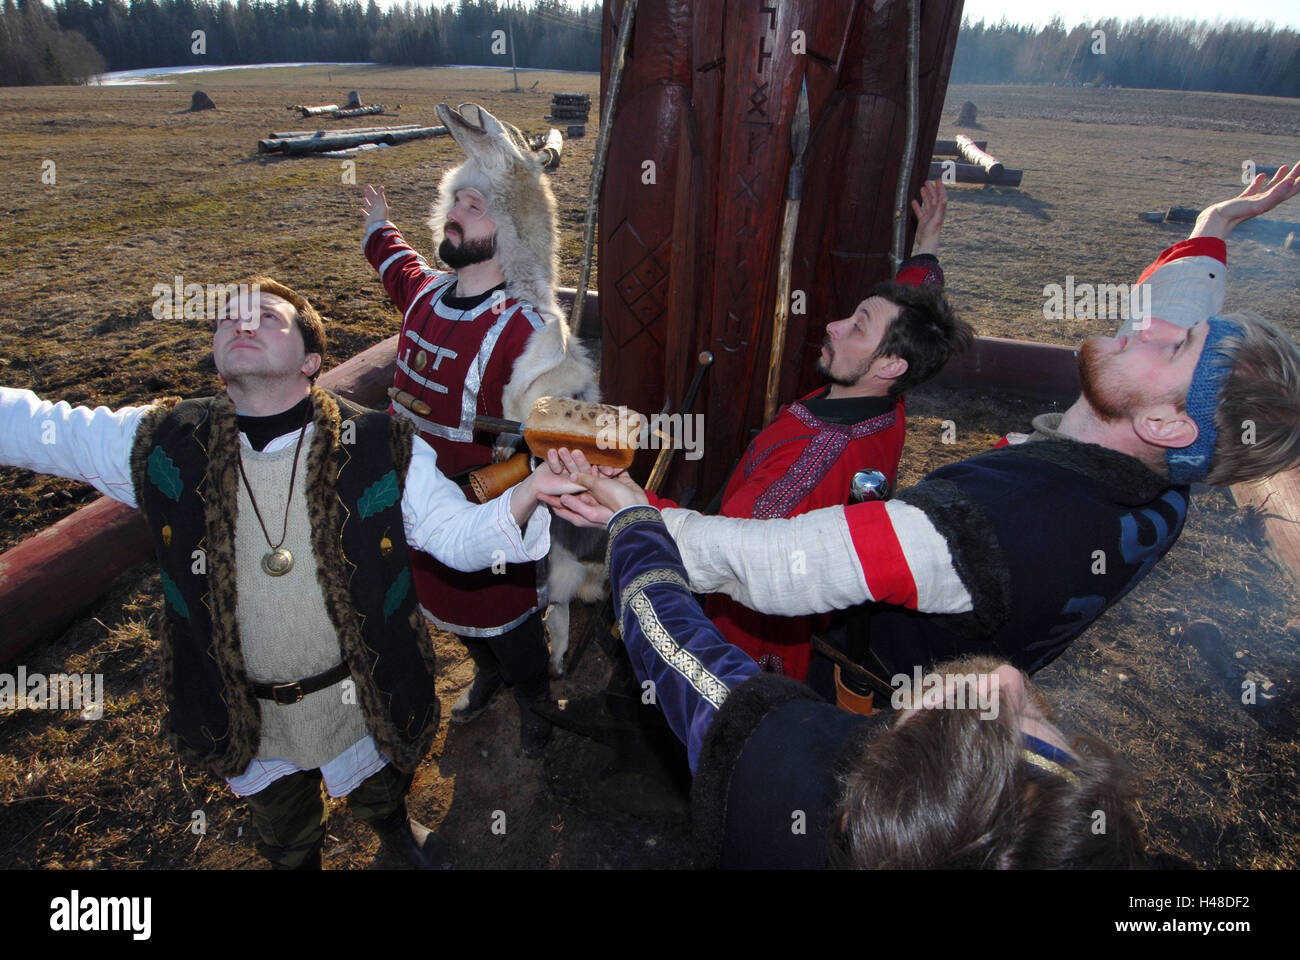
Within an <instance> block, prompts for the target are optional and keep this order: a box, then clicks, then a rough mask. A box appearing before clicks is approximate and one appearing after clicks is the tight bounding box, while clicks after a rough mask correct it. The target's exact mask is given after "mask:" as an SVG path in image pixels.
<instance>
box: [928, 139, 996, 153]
mask: <svg viewBox="0 0 1300 960" xmlns="http://www.w3.org/2000/svg"><path fill="white" fill-rule="evenodd" d="M967 139H969V138H967ZM970 142H971V143H973V144H975V146H976V147H978V148H979V149H981V150H987V149H988V148H989V142H988V141H987V140H971V141H970ZM961 155H962V154H961V150H960V149H959V148H958V146H957V141H956V140H936V141H934V149H933V150H931V151H930V156H932V157H960V156H961Z"/></svg>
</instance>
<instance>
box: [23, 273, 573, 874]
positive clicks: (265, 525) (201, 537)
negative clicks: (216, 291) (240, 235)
mask: <svg viewBox="0 0 1300 960" xmlns="http://www.w3.org/2000/svg"><path fill="white" fill-rule="evenodd" d="M232 286H233V285H232ZM216 313H217V315H216V316H214V317H211V318H210V319H211V320H212V321H213V323H214V328H215V329H214V334H213V340H212V354H213V360H214V362H215V364H216V368H217V372H218V374H220V376H221V378H222V380H223V381H224V383H225V386H226V389H225V390H224V391H223V392H221V393H219V394H218V395H217V396H215V397H203V398H197V399H190V400H182V401H179V402H178V401H177V400H176V399H175V398H171V399H168V400H162V401H159V402H157V403H154V404H150V405H145V406H128V407H122V408H120V409H117V410H109V409H108V408H106V407H98V408H96V409H94V410H91V409H89V408H87V407H76V408H73V407H70V406H69V405H68V404H66V403H51V402H49V401H46V400H42V399H41V398H40V397H38V396H36V394H34V393H32V392H31V391H29V390H11V389H7V388H3V387H0V464H4V465H10V466H17V467H23V468H26V469H28V470H36V471H39V472H42V473H50V474H54V475H57V476H62V477H71V478H73V479H77V480H82V481H84V482H86V483H89V484H91V485H92V486H94V487H95V488H96V489H97V490H99V491H100V492H101V493H103V494H105V495H106V496H109V497H112V498H113V499H115V500H118V501H120V502H122V503H125V504H126V505H128V506H131V507H136V508H138V509H140V510H141V511H142V512H143V514H144V517H145V520H146V521H147V522H148V524H149V527H150V530H151V533H152V538H153V545H154V549H155V551H156V553H157V556H158V563H159V566H160V567H161V568H162V591H163V595H164V597H165V598H166V603H165V606H164V616H163V619H162V627H161V630H160V634H161V636H160V643H159V653H160V659H161V666H162V674H163V695H164V698H165V701H166V703H167V717H166V719H165V721H164V729H165V731H166V733H167V736H168V739H169V740H170V741H171V743H172V745H173V746H174V747H175V749H176V751H177V753H178V755H179V756H180V757H181V759H182V760H183V761H184V762H185V763H187V764H191V765H194V766H198V767H200V768H202V769H204V770H206V771H207V772H209V773H212V774H215V775H217V776H220V777H223V778H225V779H226V780H227V782H228V783H229V785H230V788H231V790H232V791H233V792H234V793H235V794H236V795H237V796H240V797H246V798H247V800H248V805H249V807H250V808H251V810H252V813H253V825H254V828H255V829H256V831H257V837H258V848H259V849H260V850H261V852H262V853H263V855H264V856H266V857H267V859H269V860H270V861H271V862H272V864H273V865H274V866H277V867H282V868H290V869H301V868H304V867H319V866H320V863H321V845H322V844H323V843H324V838H325V818H326V808H325V803H324V797H323V791H326V790H327V791H328V792H329V794H330V795H331V796H335V797H342V796H347V797H348V803H349V806H350V807H351V809H352V811H353V812H354V813H355V814H356V815H357V816H358V817H360V818H361V819H363V820H365V821H366V822H367V823H369V824H370V825H371V826H372V827H374V829H375V830H376V832H377V833H378V834H379V836H380V838H381V840H382V841H383V844H384V846H385V847H386V848H389V849H391V850H392V851H393V852H395V853H396V854H398V855H399V856H402V857H404V858H405V859H406V860H408V861H409V862H411V863H412V864H414V865H417V866H421V867H435V866H446V865H448V863H449V860H450V855H449V850H448V848H447V845H446V843H445V842H443V841H442V840H441V839H440V838H439V837H438V836H437V835H436V834H434V833H432V832H431V831H429V830H428V829H426V828H425V827H423V826H421V825H420V824H418V823H416V822H415V821H413V820H408V818H407V814H406V794H407V791H408V789H409V787H410V784H411V780H412V777H413V775H414V773H415V769H416V767H417V766H418V765H419V764H420V762H421V761H422V760H423V759H424V757H425V755H426V754H427V753H428V751H429V748H430V746H431V745H432V743H433V739H434V735H435V734H436V733H437V730H438V718H439V709H438V698H437V695H436V693H435V688H434V681H435V671H434V658H433V649H432V646H431V644H430V640H429V637H428V634H427V631H426V628H425V623H424V618H423V617H421V616H420V614H419V611H418V609H417V607H416V602H415V596H414V592H413V591H412V589H411V570H410V563H409V557H410V552H409V550H408V544H409V545H410V546H411V547H414V548H418V549H420V550H424V551H428V552H429V553H431V554H434V555H436V556H438V557H439V558H440V559H442V560H443V561H445V562H446V563H448V564H451V565H452V566H454V567H456V568H457V569H460V570H476V569H482V568H484V567H488V566H490V565H491V564H492V563H493V562H494V560H495V559H496V557H497V556H498V555H500V556H505V557H508V558H509V559H511V560H518V561H526V560H529V559H536V558H537V557H541V556H545V554H546V551H547V549H548V547H549V530H548V528H549V521H548V515H547V511H545V510H534V508H535V506H536V493H537V490H538V489H549V483H550V478H551V477H552V476H553V474H550V471H545V472H539V473H537V474H535V475H533V476H530V477H529V478H528V479H527V480H525V481H524V482H523V483H521V484H519V485H518V486H516V487H514V488H513V489H512V490H510V491H509V492H508V493H507V494H505V495H504V496H502V497H501V498H499V499H498V500H494V501H492V502H490V503H486V504H481V505H480V504H470V503H466V502H465V499H464V497H463V496H462V495H461V492H460V490H459V488H457V487H456V485H455V484H453V483H452V482H451V481H450V480H448V479H447V478H446V477H445V476H443V474H442V473H441V472H440V471H439V463H438V460H437V456H436V454H435V453H434V451H433V450H431V449H430V448H429V446H428V445H427V444H426V443H424V441H422V440H420V439H419V437H417V436H416V435H415V429H414V427H413V426H412V425H411V424H410V423H409V422H408V421H406V420H401V419H395V418H392V417H389V416H386V415H384V414H382V413H376V412H375V411H372V410H367V409H365V408H362V407H358V406H356V405H354V404H352V403H349V402H348V401H347V400H344V399H343V398H341V397H338V396H336V395H334V394H331V393H329V392H327V391H325V390H322V389H320V388H319V387H316V386H314V381H315V379H316V377H317V375H318V374H319V373H320V370H321V364H322V359H323V354H324V351H325V328H324V324H323V322H322V320H321V317H320V316H319V314H317V312H316V311H315V310H314V309H313V308H312V306H311V304H310V303H309V302H308V301H307V300H306V298H304V297H303V296H302V295H301V294H299V293H297V292H295V291H293V290H291V289H290V288H288V287H286V286H284V285H283V284H280V283H277V282H276V281H274V280H272V279H270V278H269V277H254V278H252V281H251V284H249V285H245V287H244V289H243V290H242V291H241V294H240V297H239V300H238V302H237V303H236V304H231V305H230V306H229V308H226V307H224V306H223V307H218V308H217V310H216ZM539 484H541V487H540V488H539V486H538V485H539ZM570 489H574V490H576V489H578V488H577V487H571V488H570Z"/></svg>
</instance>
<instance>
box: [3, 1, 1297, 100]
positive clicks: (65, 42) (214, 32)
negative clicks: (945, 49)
mask: <svg viewBox="0 0 1300 960" xmlns="http://www.w3.org/2000/svg"><path fill="white" fill-rule="evenodd" d="M600 23H601V8H600V5H599V4H598V3H592V4H589V5H585V6H583V7H581V8H578V9H574V8H570V7H567V6H565V5H563V4H562V3H560V2H559V0H531V2H528V3H527V5H526V6H524V5H522V4H510V3H504V2H498V0H458V2H455V3H449V4H446V5H444V6H442V7H438V6H432V5H431V6H419V5H413V4H411V3H409V2H408V3H406V4H404V5H402V6H393V7H390V8H389V9H388V10H381V9H380V8H379V6H378V5H377V4H376V3H375V2H374V0H367V2H366V3H365V4H364V5H363V4H362V3H360V2H357V0H347V2H343V3H340V2H337V0H305V2H299V0H277V2H274V3H272V2H269V0H255V2H250V0H238V2H237V3H232V2H230V0H221V2H219V3H218V2H213V0H162V2H159V0H130V2H129V3H128V2H123V0H55V2H54V8H53V9H52V10H51V9H50V7H48V6H46V5H45V4H44V3H42V2H41V0H18V2H17V3H16V4H15V0H3V6H2V7H0V85H3V84H37V83H75V82H80V81H83V80H84V79H85V78H86V77H88V76H90V75H93V74H95V73H98V72H102V71H104V70H128V69H133V68H138V67H171V66H181V65H187V64H193V65H207V66H212V65H219V64H240V63H262V62H268V61H270V62H273V61H295V60H321V61H338V60H352V61H376V62H379V63H390V64H410V65H438V64H447V63H463V64H483V65H492V66H509V65H510V55H509V52H508V50H509V44H508V40H503V37H502V34H500V33H497V31H503V32H504V33H505V34H506V35H507V37H508V35H509V33H510V32H511V31H513V40H514V42H513V46H514V51H515V59H516V62H517V63H518V65H519V66H521V67H547V68H551V69H556V70H599V69H600ZM196 30H198V31H202V37H201V40H200V39H199V38H196V37H195V35H194V31H196ZM1095 31H1101V33H1100V34H1097V33H1095ZM200 50H201V51H202V52H198V51H200ZM951 81H952V82H953V83H1043V84H1048V83H1058V84H1061V83H1063V84H1092V85H1101V86H1123V87H1150V88H1155V89H1169V90H1217V91H1223V92H1229V93H1253V94H1267V95H1273V96H1284V97H1300V33H1297V32H1296V31H1294V30H1276V29H1264V28H1259V27H1255V26H1249V25H1245V24H1241V23H1227V24H1216V25H1210V24H1206V23H1200V22H1193V21H1188V20H1167V19H1162V20H1142V19H1137V20H1130V21H1126V22H1120V21H1117V20H1106V21H1100V22H1098V23H1096V24H1094V25H1092V26H1078V27H1074V28H1072V29H1069V30H1067V29H1066V28H1065V26H1064V25H1063V24H1062V23H1061V22H1060V21H1059V20H1058V21H1054V22H1052V23H1049V24H1048V25H1047V26H1045V27H1042V28H1035V27H1022V26H1018V25H1015V24H1009V23H1006V22H1005V21H1004V22H1001V23H996V24H987V23H985V22H983V21H975V22H972V21H970V20H966V21H965V22H963V24H962V28H961V33H960V36H959V38H958V41H957V51H956V55H955V56H954V59H953V68H952V77H951Z"/></svg>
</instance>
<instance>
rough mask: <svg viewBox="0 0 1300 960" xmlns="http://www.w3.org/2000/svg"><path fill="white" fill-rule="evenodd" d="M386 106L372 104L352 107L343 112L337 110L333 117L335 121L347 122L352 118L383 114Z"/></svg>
mask: <svg viewBox="0 0 1300 960" xmlns="http://www.w3.org/2000/svg"><path fill="white" fill-rule="evenodd" d="M383 112H384V105H383V104H382V103H372V104H370V105H369V106H365V107H351V108H346V107H345V108H344V109H342V110H336V111H335V112H334V113H333V114H332V116H333V118H334V119H335V120H347V119H349V118H350V117H368V116H370V115H371V114H376V113H383Z"/></svg>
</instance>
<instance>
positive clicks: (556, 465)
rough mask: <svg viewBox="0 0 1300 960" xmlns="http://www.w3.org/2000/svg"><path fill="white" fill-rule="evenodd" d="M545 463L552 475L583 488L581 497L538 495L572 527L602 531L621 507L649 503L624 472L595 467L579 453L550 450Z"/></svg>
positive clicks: (574, 495)
mask: <svg viewBox="0 0 1300 960" xmlns="http://www.w3.org/2000/svg"><path fill="white" fill-rule="evenodd" d="M546 462H547V464H548V465H549V466H550V468H551V470H552V472H554V473H555V474H556V475H558V476H563V477H566V478H567V479H568V480H569V481H571V482H572V483H575V484H578V485H579V486H581V487H584V488H586V492H585V493H582V494H571V493H566V494H562V495H560V496H553V495H550V494H543V493H539V494H538V499H540V500H541V501H542V502H543V503H545V504H546V505H547V506H549V507H550V508H551V510H552V511H553V512H554V513H555V515H556V516H557V517H559V518H560V519H562V520H567V521H568V522H569V523H572V524H574V525H575V526H579V527H596V528H603V527H605V525H606V524H608V523H609V520H610V517H612V516H613V515H614V514H615V513H617V512H618V511H619V510H622V509H623V508H624V507H631V506H635V505H636V504H645V503H649V500H647V499H646V495H645V492H644V491H643V490H642V489H641V488H640V487H638V486H637V485H636V483H635V482H634V481H633V480H632V478H631V477H630V476H628V474H627V471H626V470H619V469H616V468H613V467H595V466H593V465H592V464H590V463H588V462H587V458H586V457H585V456H583V453H582V451H581V450H574V451H569V450H551V451H549V452H548V453H547V455H546Z"/></svg>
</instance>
